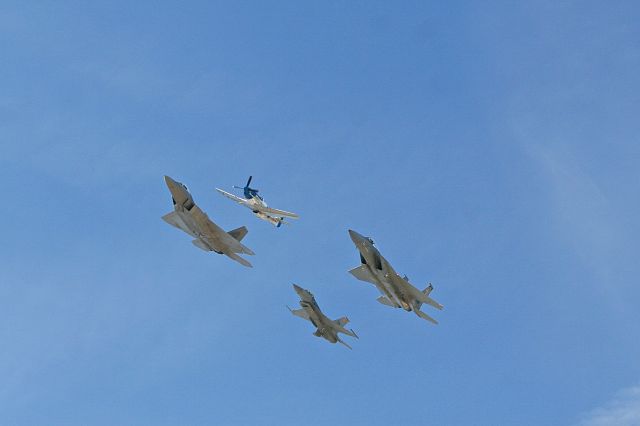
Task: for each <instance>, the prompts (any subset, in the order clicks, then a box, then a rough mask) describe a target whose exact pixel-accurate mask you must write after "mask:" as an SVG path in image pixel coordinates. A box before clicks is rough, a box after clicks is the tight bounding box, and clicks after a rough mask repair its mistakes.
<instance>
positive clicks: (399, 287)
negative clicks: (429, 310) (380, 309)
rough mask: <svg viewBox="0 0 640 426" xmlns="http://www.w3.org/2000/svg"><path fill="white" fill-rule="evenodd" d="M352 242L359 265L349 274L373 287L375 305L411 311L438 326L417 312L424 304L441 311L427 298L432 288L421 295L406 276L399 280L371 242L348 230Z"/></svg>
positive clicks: (435, 322)
mask: <svg viewBox="0 0 640 426" xmlns="http://www.w3.org/2000/svg"><path fill="white" fill-rule="evenodd" d="M349 235H350V236H351V240H352V241H353V243H354V244H355V245H356V248H357V249H358V251H359V252H360V261H361V263H362V265H360V266H358V267H357V268H354V269H352V270H350V271H349V272H350V273H351V274H352V275H353V276H354V277H356V278H357V279H359V280H361V281H366V282H369V283H372V284H373V285H375V286H376V287H377V288H378V290H379V291H380V293H382V296H380V297H378V299H377V300H378V302H380V303H382V304H383V305H387V306H391V307H393V308H402V309H404V310H405V311H413V312H415V314H416V315H418V316H419V317H420V318H423V319H425V320H427V321H430V322H432V323H434V324H438V321H436V320H435V319H433V318H431V317H430V316H429V315H427V314H425V313H424V312H422V311H421V310H420V307H421V306H422V304H423V303H426V304H429V305H431V306H433V307H434V308H436V309H440V310H442V305H441V304H439V303H438V302H436V301H435V300H433V299H432V298H430V297H429V294H430V293H431V291H432V290H433V286H432V285H431V283H429V286H428V287H427V288H425V289H424V290H422V291H420V290H418V289H417V288H415V287H414V286H413V285H411V284H410V283H409V278H407V276H406V275H405V276H404V277H401V276H400V275H398V273H397V272H396V271H395V270H394V269H393V267H391V265H390V264H389V262H387V259H385V258H384V257H382V255H381V254H380V252H379V251H378V249H377V248H375V247H374V245H373V240H372V239H371V238H368V237H364V236H362V235H360V234H358V233H357V232H356V231H352V230H349Z"/></svg>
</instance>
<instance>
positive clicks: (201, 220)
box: [162, 176, 255, 268]
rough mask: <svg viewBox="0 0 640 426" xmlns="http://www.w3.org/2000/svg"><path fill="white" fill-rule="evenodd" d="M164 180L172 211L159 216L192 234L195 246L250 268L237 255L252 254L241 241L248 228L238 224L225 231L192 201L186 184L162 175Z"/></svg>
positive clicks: (247, 263) (249, 264) (248, 264)
mask: <svg viewBox="0 0 640 426" xmlns="http://www.w3.org/2000/svg"><path fill="white" fill-rule="evenodd" d="M164 180H165V182H166V184H167V187H169V191H171V198H172V200H173V208H174V211H173V212H171V213H169V214H166V215H164V216H162V220H164V221H165V222H167V223H168V224H169V225H172V226H175V227H176V228H178V229H180V230H182V231H184V232H186V233H187V234H189V235H191V236H192V237H194V238H195V239H194V240H193V241H192V243H193V245H195V246H196V247H198V248H200V249H202V250H204V251H214V252H216V253H218V254H224V255H227V256H229V257H230V258H231V259H233V260H235V261H236V262H238V263H241V264H242V265H244V266H247V267H249V268H251V267H252V266H251V263H249V262H247V261H246V260H245V259H243V258H242V257H240V256H238V255H237V254H236V253H243V254H248V255H253V254H255V253H253V251H251V249H250V248H248V247H246V246H244V245H243V244H242V243H241V242H240V241H242V239H243V238H244V236H245V235H247V232H248V231H247V228H246V227H244V226H241V227H240V228H237V229H234V230H233V231H229V232H225V231H224V230H223V229H222V228H220V227H219V226H218V225H216V224H215V223H213V222H212V221H211V219H209V217H208V216H207V214H206V213H205V212H203V211H202V210H201V209H200V207H198V206H197V205H196V204H195V203H194V202H193V198H192V197H191V194H190V193H189V191H188V190H187V187H186V186H184V185H183V184H182V183H180V182H176V181H175V180H173V179H171V178H170V177H169V176H165V177H164Z"/></svg>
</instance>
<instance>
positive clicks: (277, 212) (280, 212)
mask: <svg viewBox="0 0 640 426" xmlns="http://www.w3.org/2000/svg"><path fill="white" fill-rule="evenodd" d="M255 208H256V209H257V210H259V211H261V212H263V213H268V214H272V215H275V216H286V217H290V218H291V219H298V218H299V217H300V216H298V215H297V214H295V213H291V212H287V211H284V210H278V209H273V208H271V207H261V206H255Z"/></svg>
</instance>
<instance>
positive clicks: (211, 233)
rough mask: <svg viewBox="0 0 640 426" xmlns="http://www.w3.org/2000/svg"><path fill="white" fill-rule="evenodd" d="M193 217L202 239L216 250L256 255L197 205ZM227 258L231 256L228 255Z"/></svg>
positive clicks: (193, 210) (192, 210)
mask: <svg viewBox="0 0 640 426" xmlns="http://www.w3.org/2000/svg"><path fill="white" fill-rule="evenodd" d="M191 216H192V217H193V218H194V219H195V220H196V222H197V223H198V226H199V227H200V231H201V232H202V234H203V235H201V236H200V238H201V239H204V240H206V242H207V244H208V245H209V246H211V248H213V249H214V250H217V251H221V252H224V253H225V254H227V252H231V253H246V254H249V255H252V254H254V253H253V251H251V249H249V248H248V247H246V246H244V245H242V244H241V243H240V241H238V240H236V239H235V238H233V237H232V236H231V235H229V234H227V233H226V232H225V231H224V230H223V229H222V228H220V227H219V226H218V225H216V224H215V223H214V222H213V221H212V220H211V219H209V216H207V214H206V213H205V212H203V211H202V210H201V209H200V207H198V206H197V205H196V206H194V207H193V208H192V209H191ZM227 256H229V255H228V254H227ZM229 257H232V256H229ZM232 258H233V257H232ZM234 260H235V259H234ZM241 263H242V262H241ZM245 266H246V265H245Z"/></svg>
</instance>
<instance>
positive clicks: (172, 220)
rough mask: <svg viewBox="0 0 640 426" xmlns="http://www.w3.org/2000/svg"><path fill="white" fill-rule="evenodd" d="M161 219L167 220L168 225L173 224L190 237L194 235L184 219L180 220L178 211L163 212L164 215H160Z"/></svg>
mask: <svg viewBox="0 0 640 426" xmlns="http://www.w3.org/2000/svg"><path fill="white" fill-rule="evenodd" d="M162 220H164V221H165V222H167V223H168V224H169V225H171V226H174V227H176V228H178V229H179V230H181V231H184V232H186V233H187V234H189V235H191V236H192V237H196V234H194V233H193V231H192V230H191V229H189V227H188V226H187V225H186V223H184V221H183V220H182V218H181V217H180V215H179V214H178V213H176V212H171V213H168V214H165V215H164V216H162Z"/></svg>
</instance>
